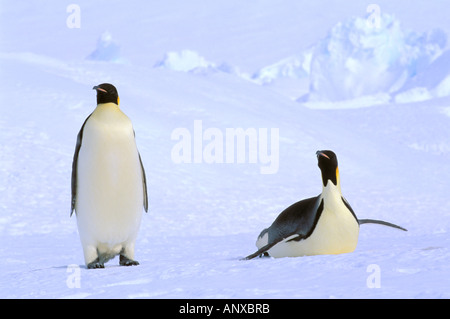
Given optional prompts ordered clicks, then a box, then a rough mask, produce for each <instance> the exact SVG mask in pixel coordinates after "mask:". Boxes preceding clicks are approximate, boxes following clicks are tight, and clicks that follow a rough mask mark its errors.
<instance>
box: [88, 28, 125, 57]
mask: <svg viewBox="0 0 450 319" xmlns="http://www.w3.org/2000/svg"><path fill="white" fill-rule="evenodd" d="M86 59H88V60H93V61H106V62H114V63H122V62H124V60H123V58H122V57H121V55H120V46H119V45H118V44H117V43H116V42H115V41H114V40H113V37H112V35H111V33H109V32H107V31H106V32H104V33H103V34H102V35H101V36H100V37H99V38H98V40H97V47H96V49H95V50H94V51H93V52H92V53H91V54H90V55H88V56H87V57H86Z"/></svg>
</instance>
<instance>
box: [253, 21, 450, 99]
mask: <svg viewBox="0 0 450 319" xmlns="http://www.w3.org/2000/svg"><path fill="white" fill-rule="evenodd" d="M446 44H447V35H446V33H445V32H444V31H442V30H441V29H434V30H431V31H429V32H423V33H418V32H414V31H409V30H404V29H403V28H402V27H401V24H400V22H399V20H397V19H395V17H394V16H392V15H389V14H386V13H384V14H382V15H381V16H380V21H379V24H377V25H375V24H373V23H371V21H370V20H369V19H366V18H362V17H353V18H350V19H348V20H346V21H344V22H339V23H337V24H336V25H335V26H334V27H333V28H331V30H330V31H329V33H328V35H327V36H326V37H325V38H324V39H322V40H321V41H319V42H318V43H316V44H315V45H313V46H312V47H310V48H308V49H306V50H305V51H304V52H303V53H301V54H298V55H295V56H291V57H288V58H285V59H283V60H281V61H279V62H276V63H274V64H272V65H269V66H266V67H264V68H262V69H260V70H259V71H258V72H256V73H255V74H254V75H253V77H252V79H253V80H254V81H255V82H256V83H259V84H272V83H274V82H276V81H278V80H281V79H285V78H289V79H309V82H308V83H309V87H308V88H306V92H308V93H307V94H305V95H304V96H301V97H300V98H298V101H299V102H302V103H305V104H307V106H309V107H314V108H341V107H344V106H345V105H347V104H348V103H350V104H351V103H353V102H354V103H353V104H354V106H351V107H358V106H359V107H362V106H369V105H374V104H383V103H387V102H390V101H395V102H397V103H409V102H417V101H423V100H428V99H430V98H434V97H443V96H447V95H450V51H444V50H445V47H446ZM301 83H303V82H301ZM361 103H362V104H363V105H361ZM345 107H346V106H345Z"/></svg>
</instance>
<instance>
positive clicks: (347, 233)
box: [269, 192, 359, 257]
mask: <svg viewBox="0 0 450 319" xmlns="http://www.w3.org/2000/svg"><path fill="white" fill-rule="evenodd" d="M322 199H323V200H324V205H323V207H324V208H323V211H322V214H321V216H320V218H319V220H318V222H317V224H316V227H315V228H314V230H313V232H312V234H311V235H310V236H309V237H308V238H306V239H303V240H300V241H282V242H280V243H279V244H277V245H275V246H274V247H272V249H270V250H269V254H270V256H272V257H298V256H308V255H329V254H343V253H349V252H352V251H354V250H355V249H356V246H357V243H358V236H359V224H358V222H357V220H356V218H355V217H354V216H353V214H352V213H351V212H350V210H349V209H348V208H347V207H346V206H345V204H344V202H343V200H342V198H341V195H340V193H337V192H336V193H331V194H327V196H322Z"/></svg>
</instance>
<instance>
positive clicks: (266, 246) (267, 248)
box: [241, 242, 278, 260]
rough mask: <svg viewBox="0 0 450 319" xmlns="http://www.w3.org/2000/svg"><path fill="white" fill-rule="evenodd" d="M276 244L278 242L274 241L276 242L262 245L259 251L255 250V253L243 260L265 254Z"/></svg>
mask: <svg viewBox="0 0 450 319" xmlns="http://www.w3.org/2000/svg"><path fill="white" fill-rule="evenodd" d="M275 244H278V242H274V243H270V244H267V245H265V246H263V247H261V248H260V249H258V250H257V251H255V252H254V253H253V254H251V255H248V256H247V257H245V258H242V259H241V260H250V259H253V258H255V257H258V256H261V255H264V253H266V252H267V251H268V250H269V249H270V248H272V247H273V246H275Z"/></svg>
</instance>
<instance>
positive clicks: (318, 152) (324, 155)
mask: <svg viewBox="0 0 450 319" xmlns="http://www.w3.org/2000/svg"><path fill="white" fill-rule="evenodd" d="M316 155H317V157H319V156H323V157H325V158H328V159H330V158H329V157H328V156H327V155H326V154H325V153H323V152H322V151H317V152H316Z"/></svg>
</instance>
